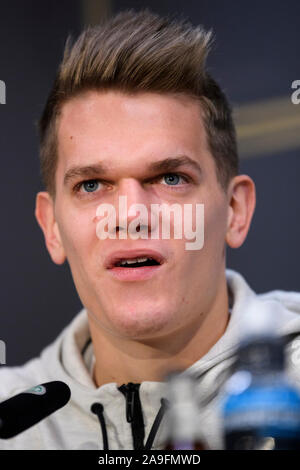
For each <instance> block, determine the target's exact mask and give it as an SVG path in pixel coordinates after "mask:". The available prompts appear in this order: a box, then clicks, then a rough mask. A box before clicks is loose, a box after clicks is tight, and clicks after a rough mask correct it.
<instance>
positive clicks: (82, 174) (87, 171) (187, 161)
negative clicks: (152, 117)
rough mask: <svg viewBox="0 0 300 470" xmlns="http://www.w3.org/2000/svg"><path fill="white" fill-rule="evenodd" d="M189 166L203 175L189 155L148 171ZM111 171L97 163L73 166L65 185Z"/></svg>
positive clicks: (161, 161) (67, 173)
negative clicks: (78, 179) (76, 179)
mask: <svg viewBox="0 0 300 470" xmlns="http://www.w3.org/2000/svg"><path fill="white" fill-rule="evenodd" d="M184 165H185V166H189V167H191V168H193V169H194V170H196V171H197V172H198V173H199V174H200V175H201V174H202V169H201V166H200V165H199V163H198V162H196V161H195V160H193V159H192V158H190V157H188V156H187V155H182V156H178V157H168V158H165V159H163V160H159V161H157V162H152V163H150V164H149V165H148V166H147V170H148V171H150V172H153V173H154V172H158V171H165V172H171V171H173V170H176V169H178V168H179V167H181V166H184ZM109 171H111V170H110V169H109V168H108V167H107V166H106V165H104V164H103V163H97V164H95V165H86V166H73V167H71V168H70V169H69V170H67V171H66V173H65V176H64V185H66V184H67V183H68V182H69V181H70V180H72V179H74V178H78V177H79V178H90V179H92V178H96V177H99V176H101V175H102V176H106V175H107V174H108V173H109Z"/></svg>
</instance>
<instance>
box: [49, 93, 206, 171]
mask: <svg viewBox="0 0 300 470" xmlns="http://www.w3.org/2000/svg"><path fill="white" fill-rule="evenodd" d="M201 112H202V110H201V106H200V103H199V102H198V101H197V100H196V99H193V98H190V97H188V96H186V95H179V94H176V95H171V94H158V93H136V94H131V95H130V94H124V93H121V92H118V91H106V92H97V91H89V92H86V93H83V94H81V95H79V96H77V97H75V98H72V99H70V100H69V101H68V102H67V103H65V104H64V105H63V107H62V110H61V115H60V118H59V122H58V155H59V161H58V169H59V171H60V172H64V171H66V170H67V169H68V168H69V167H70V165H80V164H95V163H97V162H99V161H101V162H105V163H110V164H111V166H112V167H114V165H115V166H116V167H120V166H122V167H124V168H125V167H128V168H129V167H130V165H131V164H132V165H137V164H138V165H142V164H143V162H146V161H147V163H148V162H149V160H153V161H155V160H159V159H161V158H167V157H170V156H172V155H173V154H175V153H176V154H178V153H181V154H187V153H188V154H189V155H190V156H191V157H192V158H193V157H194V158H195V159H198V156H199V154H201V155H203V157H205V155H204V154H206V153H208V150H207V143H206V134H205V130H204V125H203V119H202V115H201Z"/></svg>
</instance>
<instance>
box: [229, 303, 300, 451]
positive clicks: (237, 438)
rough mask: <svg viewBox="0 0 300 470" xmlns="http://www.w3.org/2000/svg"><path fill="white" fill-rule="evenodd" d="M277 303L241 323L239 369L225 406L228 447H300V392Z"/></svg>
mask: <svg viewBox="0 0 300 470" xmlns="http://www.w3.org/2000/svg"><path fill="white" fill-rule="evenodd" d="M276 318H277V316H276V308H274V309H271V308H270V310H268V311H266V312H265V311H264V312H263V313H260V312H249V316H248V315H247V317H245V319H244V321H243V322H242V324H241V340H240V344H239V348H238V359H237V369H236V372H235V373H234V374H233V375H232V376H231V378H230V379H229V380H228V382H227V384H226V387H225V394H224V399H223V405H222V417H223V430H224V444H225V449H230V450H242V449H244V450H263V449H265V450H283V449H286V450H290V449H298V450H299V449H300V392H299V389H298V388H297V387H296V386H295V385H294V384H293V383H291V382H290V380H289V379H288V377H287V375H286V373H285V355H284V347H285V343H284V339H283V338H282V337H280V336H279V335H278V333H277V329H278V324H277V323H276Z"/></svg>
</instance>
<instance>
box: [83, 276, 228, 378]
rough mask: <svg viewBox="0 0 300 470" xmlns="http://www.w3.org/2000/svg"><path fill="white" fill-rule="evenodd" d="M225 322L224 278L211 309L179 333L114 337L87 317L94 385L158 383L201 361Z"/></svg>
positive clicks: (225, 293) (225, 286)
mask: <svg viewBox="0 0 300 470" xmlns="http://www.w3.org/2000/svg"><path fill="white" fill-rule="evenodd" d="M228 320H229V312H228V292H227V285H226V278H225V277H224V281H223V282H222V284H221V286H220V289H219V291H218V293H217V296H216V298H215V301H214V302H213V305H212V306H211V308H210V309H209V311H207V312H199V315H198V316H197V318H196V320H194V321H193V322H192V323H189V324H187V325H185V326H184V327H183V328H181V329H180V330H176V331H173V332H172V333H170V334H168V335H165V336H161V337H159V338H152V339H147V340H137V339H130V338H123V337H117V338H116V337H115V336H113V335H110V334H108V333H107V331H104V330H103V329H101V328H100V327H99V325H98V324H97V323H96V322H95V320H94V319H93V317H91V316H89V326H90V331H91V337H92V341H93V347H94V354H95V358H96V363H95V369H94V381H95V383H96V385H97V387H100V386H101V385H104V384H105V383H111V382H113V383H117V384H118V385H122V384H124V383H128V382H134V383H142V382H144V381H155V382H157V381H158V382H159V381H162V380H163V379H164V376H165V375H166V374H167V373H168V372H170V371H172V370H185V369H187V368H188V367H190V366H191V365H192V364H194V363H195V362H196V361H198V360H199V359H200V358H201V357H203V356H204V355H205V354H206V353H207V352H208V351H209V350H210V349H211V348H212V346H213V345H214V344H215V343H216V342H217V341H218V340H219V339H220V337H221V336H222V335H223V334H224V332H225V330H226V327H227V324H228Z"/></svg>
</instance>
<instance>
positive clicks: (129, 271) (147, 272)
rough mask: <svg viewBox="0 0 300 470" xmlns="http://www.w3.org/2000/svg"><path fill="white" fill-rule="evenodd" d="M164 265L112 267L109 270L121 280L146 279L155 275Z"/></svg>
mask: <svg viewBox="0 0 300 470" xmlns="http://www.w3.org/2000/svg"><path fill="white" fill-rule="evenodd" d="M161 267H162V265H161V264H160V265H155V266H142V267H140V268H120V267H115V268H111V269H109V270H108V271H109V272H110V273H111V275H112V276H113V277H114V278H115V279H118V280H119V281H144V280H147V279H150V278H151V277H152V276H154V275H155V274H156V273H157V272H158V270H159V269H161Z"/></svg>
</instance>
